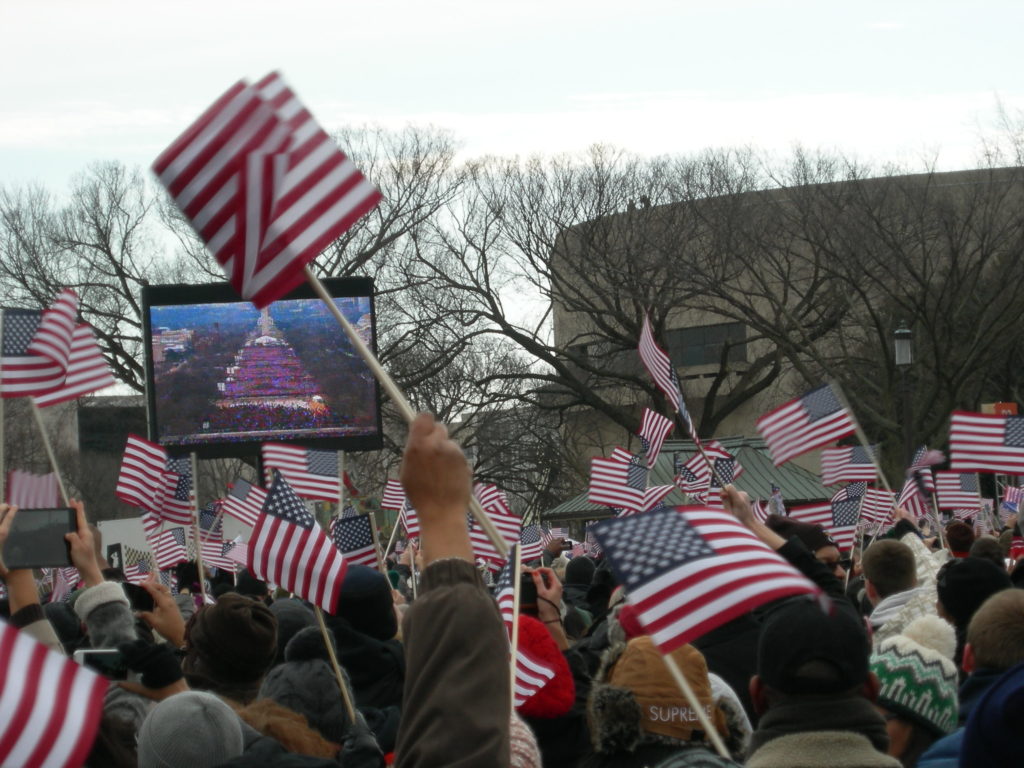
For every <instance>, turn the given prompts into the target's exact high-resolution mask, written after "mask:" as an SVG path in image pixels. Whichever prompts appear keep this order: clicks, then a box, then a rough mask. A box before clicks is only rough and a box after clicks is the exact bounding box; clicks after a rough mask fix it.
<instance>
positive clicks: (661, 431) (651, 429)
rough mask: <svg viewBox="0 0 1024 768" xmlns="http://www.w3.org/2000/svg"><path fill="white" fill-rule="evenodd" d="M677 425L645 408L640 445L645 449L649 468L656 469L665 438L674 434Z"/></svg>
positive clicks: (640, 432)
mask: <svg viewBox="0 0 1024 768" xmlns="http://www.w3.org/2000/svg"><path fill="white" fill-rule="evenodd" d="M674 427H675V425H674V424H673V423H672V419H668V418H666V417H664V416H662V415H661V414H660V413H658V412H656V411H652V410H651V409H650V408H644V415H643V419H642V420H641V422H640V431H639V432H638V433H637V434H638V435H639V436H640V444H641V445H642V446H643V449H644V456H645V457H646V458H647V466H648V467H650V468H652V469H653V468H654V465H655V463H657V461H658V454H659V453H661V446H662V445H664V443H665V438H667V437H668V436H669V435H671V434H672V429H673V428H674Z"/></svg>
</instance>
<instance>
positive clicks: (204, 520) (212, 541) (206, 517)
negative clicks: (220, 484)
mask: <svg viewBox="0 0 1024 768" xmlns="http://www.w3.org/2000/svg"><path fill="white" fill-rule="evenodd" d="M222 510H223V502H220V501H212V502H210V503H209V504H207V505H206V506H205V507H203V508H202V509H200V510H199V551H200V552H201V553H202V556H203V564H204V565H207V566H211V567H213V568H220V569H222V570H225V571H233V570H234V569H235V563H234V562H233V561H231V560H229V559H228V558H227V557H226V556H225V554H224V517H223V515H220V516H218V513H220V512H222Z"/></svg>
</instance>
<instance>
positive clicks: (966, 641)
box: [0, 414, 1024, 768]
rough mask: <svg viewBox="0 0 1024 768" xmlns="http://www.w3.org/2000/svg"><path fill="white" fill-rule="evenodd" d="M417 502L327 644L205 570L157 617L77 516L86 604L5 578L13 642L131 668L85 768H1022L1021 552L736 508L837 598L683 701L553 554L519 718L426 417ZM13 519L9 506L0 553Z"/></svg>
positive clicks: (729, 504)
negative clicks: (845, 539) (870, 533)
mask: <svg viewBox="0 0 1024 768" xmlns="http://www.w3.org/2000/svg"><path fill="white" fill-rule="evenodd" d="M401 480H402V484H403V486H404V488H405V491H406V494H407V497H408V500H409V502H410V504H411V505H412V506H413V507H415V509H416V510H417V513H418V517H419V522H420V528H421V531H420V548H419V549H418V550H416V549H414V548H412V547H409V548H407V549H406V551H405V552H404V553H403V554H402V556H401V557H400V558H399V559H398V560H397V561H396V560H391V561H389V568H388V569H387V570H388V572H387V574H386V575H385V574H384V573H381V572H379V571H378V570H376V569H372V568H367V567H364V566H357V565H352V566H350V567H349V569H348V571H347V575H346V578H345V581H344V583H343V585H342V588H341V592H340V594H339V597H338V599H337V603H336V605H335V606H334V610H332V611H329V612H325V613H324V614H323V619H324V621H323V626H321V624H320V621H319V620H318V616H317V613H316V611H315V610H314V609H313V608H312V607H311V606H310V605H308V604H307V603H305V602H304V601H302V600H300V599H298V598H296V597H293V596H288V595H287V594H283V595H282V594H273V593H272V591H271V589H270V587H268V585H267V584H265V583H263V582H261V581H259V580H258V579H256V578H255V577H254V576H253V575H252V574H249V573H248V572H243V573H242V574H241V575H239V576H238V578H237V579H235V578H230V579H225V580H217V579H214V580H212V583H211V584H210V589H209V591H210V593H211V594H212V602H209V601H204V600H203V599H202V598H201V597H199V593H200V590H199V589H198V587H199V584H198V580H199V578H200V575H199V573H198V572H197V571H196V569H195V568H194V566H191V565H190V564H183V566H181V567H179V569H178V585H177V589H176V590H172V589H171V588H170V587H168V586H166V585H164V584H162V583H160V581H158V580H156V579H152V580H149V581H147V582H144V584H143V587H142V588H143V590H144V591H145V594H146V595H148V597H149V598H150V599H151V602H152V608H151V609H149V610H134V611H133V609H132V605H131V601H130V599H129V596H128V593H127V592H126V589H125V586H124V585H123V584H122V583H120V581H119V579H120V578H121V574H120V573H119V572H117V571H115V570H112V569H109V568H108V567H107V565H106V563H104V562H103V561H102V559H101V556H100V554H99V553H100V547H99V542H98V540H97V536H96V532H95V530H94V529H93V528H91V527H90V526H89V525H88V523H87V521H86V517H85V512H84V510H83V508H82V506H81V504H76V505H75V506H76V510H77V515H78V530H77V533H73V534H69V536H68V541H69V545H70V551H71V556H72V560H73V562H74V564H75V566H76V568H77V569H78V572H79V574H80V577H81V579H82V584H81V585H80V587H79V588H78V589H77V590H76V591H75V592H74V593H73V594H72V595H71V597H70V599H69V600H68V601H67V602H66V603H65V602H46V600H45V595H44V596H43V599H41V596H40V590H39V588H38V586H37V584H36V581H35V579H34V578H33V575H32V573H31V571H24V570H10V571H8V570H7V569H6V568H2V569H0V573H2V575H3V578H4V581H5V582H6V584H7V588H8V601H9V605H8V606H7V607H8V611H7V613H8V615H9V618H7V620H8V621H9V622H10V623H11V624H12V625H14V626H15V627H18V628H19V629H20V630H21V631H22V632H25V633H28V634H31V635H32V636H34V637H35V638H36V639H38V640H39V641H41V642H43V643H45V644H47V645H49V646H51V647H52V648H54V649H56V650H58V651H60V652H63V653H69V654H70V653H71V652H73V651H74V650H76V649H78V648H109V649H113V648H116V649H119V650H120V652H121V655H122V656H123V659H124V661H125V665H126V667H127V669H128V671H129V675H128V679H127V680H124V681H122V682H119V683H117V684H114V685H111V687H110V688H109V690H108V693H107V695H106V699H105V702H104V708H103V715H102V718H101V720H100V726H99V730H98V733H97V737H96V740H95V742H94V745H93V747H92V751H91V753H90V754H89V756H88V758H87V762H86V764H87V765H89V766H95V767H96V768H99V767H100V766H103V767H104V768H106V767H111V768H120V767H121V766H135V765H138V766H141V767H142V768H150V767H156V766H159V767H160V768H176V767H179V766H180V767H181V768H202V767H203V766H231V767H233V768H243V767H255V766H284V767H285V768H287V767H288V766H296V768H298V767H299V766H310V767H311V768H312V767H316V766H330V765H338V764H341V765H343V766H348V767H349V768H363V767H364V766H365V767H367V768H369V767H370V766H373V767H374V768H375V767H376V766H381V765H385V764H395V765H399V766H419V767H423V768H428V767H430V768H433V767H436V766H459V767H465V768H469V767H470V766H480V767H481V768H482V767H484V766H487V767H491V768H492V767H495V766H499V767H501V766H513V767H515V768H526V767H527V766H541V765H544V766H549V767H557V768H572V767H573V766H578V767H579V768H594V767H598V766H609V767H610V766H616V767H617V768H631V767H633V766H637V767H639V766H650V767H651V768H654V767H655V766H658V767H659V768H673V767H682V766H694V767H696V766H724V765H746V766H749V768H802V767H806V768H811V767H819V766H836V767H837V768H860V767H865V768H868V767H873V766H878V767H879V768H881V767H883V766H893V767H894V768H897V767H898V766H903V767H904V768H910V767H912V766H921V768H934V767H935V766H984V767H985V768H994V767H996V766H1009V765H1017V764H1018V763H1019V762H1020V759H1021V758H1020V757H1019V755H1020V754H1022V753H1024V731H1022V730H1021V728H1020V722H1021V716H1022V715H1024V591H1022V590H1021V589H1019V588H1017V586H1016V584H1017V583H1018V582H1019V579H1020V578H1021V577H1022V576H1024V566H1021V568H1017V569H1014V568H1013V566H1012V563H1010V562H1009V561H1008V559H1007V555H1008V552H1009V546H1010V543H1009V541H1005V540H1003V541H1000V540H998V539H996V538H994V537H982V538H979V539H977V540H976V541H973V542H968V541H965V540H964V538H963V535H962V534H963V532H962V531H958V530H956V529H955V528H954V530H953V531H951V533H952V534H953V535H952V539H953V540H954V541H956V546H955V547H954V546H951V545H950V544H949V543H948V542H947V545H946V546H943V545H942V540H941V539H935V538H933V537H931V536H930V535H928V531H925V530H922V529H921V528H920V527H919V526H918V522H917V521H915V520H914V519H912V517H911V516H910V515H909V514H906V513H905V512H903V511H902V510H899V511H898V512H897V518H898V519H897V522H896V524H895V526H894V527H893V528H892V529H891V530H890V531H888V532H887V533H886V534H884V535H882V536H878V537H877V538H876V539H875V540H870V539H868V540H866V541H865V542H863V543H861V542H859V541H858V542H857V543H856V546H855V548H854V552H852V553H848V552H841V551H840V550H839V548H838V547H837V546H836V545H835V543H834V541H833V540H832V539H831V538H830V537H829V535H828V533H827V532H826V531H825V530H823V529H822V528H821V527H820V526H816V525H809V524H806V523H802V522H798V521H794V520H791V519H789V518H786V517H778V516H769V517H768V519H767V520H764V521H762V520H760V519H759V518H758V517H757V516H756V515H755V514H754V513H753V510H752V509H751V505H750V502H749V499H748V498H747V497H746V496H745V494H743V493H741V492H739V491H737V490H736V489H735V488H733V487H731V486H729V487H727V488H726V489H725V490H724V491H723V504H724V506H725V507H726V509H728V510H729V511H730V512H731V513H732V514H734V515H735V516H736V517H737V518H738V519H739V520H740V522H742V523H743V524H744V525H745V526H746V527H747V528H748V529H749V530H750V532H751V533H752V534H753V535H755V536H756V537H757V538H758V539H760V540H761V541H762V542H763V543H764V544H765V545H767V546H768V547H771V548H772V549H773V550H775V551H776V552H777V553H778V554H779V555H780V556H782V557H783V558H785V559H786V560H787V561H788V562H789V563H790V564H792V565H793V566H794V567H795V568H796V569H797V570H798V571H800V572H801V573H802V574H803V575H804V576H806V577H807V578H808V579H810V580H811V581H812V582H814V583H815V584H816V585H817V586H818V587H819V588H820V590H821V592H822V594H823V597H822V599H818V600H815V599H810V598H807V597H800V598H788V599H782V600H779V601H776V602H774V603H770V604H768V605H766V606H763V607H762V608H759V609H757V610H755V611H753V612H751V613H748V614H746V615H743V616H740V617H738V618H736V619H733V620H732V621H731V622H729V623H727V624H725V625H723V626H720V627H718V628H717V629H715V630H713V631H711V632H708V633H706V634H704V635H703V636H702V637H700V638H698V639H697V640H695V641H694V642H693V643H692V644H688V645H684V646H682V647H680V648H678V649H676V650H675V651H674V652H673V653H672V659H673V661H674V662H675V664H676V666H677V667H678V668H679V669H680V670H681V672H682V675H683V677H684V678H685V680H686V682H687V683H688V684H689V687H690V688H691V689H692V691H693V693H694V702H691V701H689V700H688V699H687V698H685V697H684V695H683V694H682V693H681V692H680V689H679V687H678V686H677V683H676V681H675V680H674V678H673V677H672V676H671V675H670V674H669V670H668V668H667V666H666V662H665V659H664V658H663V656H662V655H661V653H660V652H659V650H658V648H657V647H656V646H655V644H654V643H653V641H652V639H651V638H650V637H649V636H648V635H647V633H645V631H644V628H643V626H642V624H641V622H640V620H639V618H638V612H637V610H636V608H635V607H634V606H632V605H630V603H629V601H628V595H626V594H625V592H624V590H623V589H622V587H621V586H619V585H618V583H617V581H616V578H615V575H614V574H613V572H612V571H611V569H610V568H609V567H608V563H607V562H606V561H604V560H603V559H601V558H600V557H598V558H590V557H586V556H582V555H580V556H576V557H573V558H571V559H570V560H568V561H566V557H565V554H564V553H563V542H562V540H560V539H553V540H552V541H551V542H549V543H548V544H547V547H546V549H545V552H544V555H543V557H542V558H541V559H540V560H539V561H536V562H533V563H528V564H527V565H526V566H525V572H526V573H527V574H529V580H530V581H532V582H533V584H534V587H535V591H536V598H535V599H533V598H532V597H531V598H528V599H524V601H523V604H522V605H521V612H522V615H521V617H520V620H519V622H518V637H517V639H516V641H517V645H518V647H522V648H526V649H528V650H529V653H530V656H531V657H532V658H535V659H538V660H540V661H542V662H543V663H544V665H545V666H546V667H547V668H549V669H550V670H552V671H553V676H552V677H551V679H550V680H549V681H548V682H547V683H546V684H545V685H544V686H543V687H542V688H541V689H540V690H539V692H537V693H536V694H534V695H533V696H530V697H529V698H527V699H526V701H525V702H524V703H522V704H521V705H520V706H518V707H515V708H514V707H513V705H512V702H513V696H512V677H511V675H510V664H509V656H510V653H509V650H510V649H509V638H508V635H507V631H506V629H505V625H504V623H503V620H502V616H501V613H500V611H499V608H498V606H497V603H496V602H495V599H494V596H493V594H492V589H491V588H490V587H489V586H488V583H487V582H488V580H487V579H486V578H485V574H484V573H483V572H482V571H481V570H480V569H479V568H478V567H477V566H476V564H475V561H474V555H473V549H472V546H471V543H470V539H469V535H468V533H467V528H466V510H467V507H468V504H469V498H470V494H471V485H472V477H471V471H470V468H469V465H468V464H467V462H466V460H465V458H464V457H463V454H462V452H461V451H460V449H459V448H458V446H457V445H456V444H455V443H454V442H453V441H451V440H450V439H449V438H448V435H447V432H446V430H445V428H444V426H443V425H440V424H437V423H435V422H434V420H433V419H432V418H431V417H430V416H429V415H425V414H421V415H420V417H419V418H418V419H417V420H416V421H415V422H414V423H413V425H412V428H411V430H410V435H409V440H408V443H407V446H406V450H405V455H404V459H403V464H402V472H401ZM16 514H17V512H16V510H14V509H13V508H8V507H5V506H0V544H2V541H3V540H4V539H6V536H7V532H8V531H9V529H10V524H11V519H12V518H13V516H14V515H16ZM1009 522H1010V526H1009V527H1010V528H1012V527H1013V526H1014V523H1015V521H1014V520H1012V519H1011V520H1010V521H1009ZM957 536H960V537H961V538H959V539H957V538H956V537H957ZM1005 538H1007V537H1004V539H1005ZM861 550H862V551H861ZM414 582H415V583H414ZM129 591H130V590H129ZM173 591H176V594H174V593H172V592H173ZM328 643H329V644H330V648H329V647H328ZM331 650H333V652H334V653H333V654H332V653H331V652H330V651H331ZM332 656H336V658H337V660H338V662H339V664H340V669H341V678H340V680H339V678H338V677H337V676H336V674H335V671H334V668H333V664H332ZM339 683H340V684H339ZM342 686H344V688H342ZM346 700H349V701H350V702H351V708H350V707H349V706H348V705H347V704H346ZM695 703H696V704H697V705H699V708H700V709H701V710H703V714H704V715H706V718H704V719H705V720H706V722H708V723H709V728H710V729H711V730H714V731H715V732H717V736H718V737H720V738H718V739H713V738H712V734H711V733H709V732H708V731H707V730H705V727H704V725H703V724H702V722H701V718H699V717H698V716H697V711H696V709H695V706H694V704H695ZM2 728H3V725H2V724H0V730H2ZM713 741H720V742H721V744H722V745H723V746H724V748H725V750H726V751H727V752H728V757H723V756H721V755H720V754H718V752H717V750H716V749H715V748H714V745H713Z"/></svg>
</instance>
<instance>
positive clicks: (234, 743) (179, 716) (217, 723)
mask: <svg viewBox="0 0 1024 768" xmlns="http://www.w3.org/2000/svg"><path fill="white" fill-rule="evenodd" d="M242 750H243V738H242V721H241V720H240V719H239V717H238V715H236V714H235V713H234V711H233V710H232V709H231V707H229V706H228V705H227V704H225V703H224V702H223V701H221V700H220V699H218V698H217V697H216V696H214V695H213V694H211V693H205V692H203V691H186V692H184V693H179V694H176V695H174V696H171V697H170V698H168V699H164V700H163V701H161V702H160V703H159V704H157V705H156V706H155V707H154V708H153V709H152V710H151V711H150V713H149V715H147V717H146V719H145V721H144V722H143V723H142V728H140V729H139V740H138V755H139V768H207V767H208V766H209V768H213V766H217V765H220V764H221V763H224V762H227V761H228V760H231V759H232V758H235V757H238V756H239V755H241V754H242Z"/></svg>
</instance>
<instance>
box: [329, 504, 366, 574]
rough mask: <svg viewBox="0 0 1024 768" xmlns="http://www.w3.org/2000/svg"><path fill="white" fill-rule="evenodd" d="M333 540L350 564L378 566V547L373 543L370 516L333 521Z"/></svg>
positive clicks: (341, 518)
mask: <svg viewBox="0 0 1024 768" xmlns="http://www.w3.org/2000/svg"><path fill="white" fill-rule="evenodd" d="M331 540H332V541H333V542H334V546H336V547H337V548H338V551H339V552H341V554H343V555H344V556H345V560H346V561H347V562H348V563H354V564H356V565H368V566H371V567H375V566H376V565H377V547H376V546H375V545H374V543H373V529H372V528H371V527H370V516H369V515H357V516H355V517H336V518H334V519H332V520H331Z"/></svg>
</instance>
